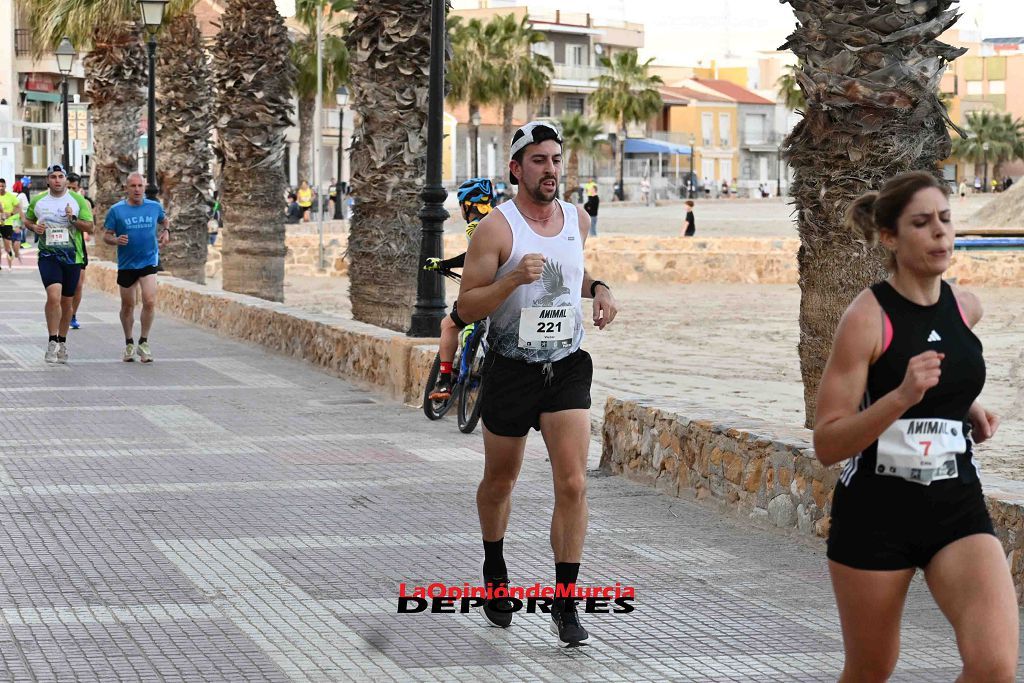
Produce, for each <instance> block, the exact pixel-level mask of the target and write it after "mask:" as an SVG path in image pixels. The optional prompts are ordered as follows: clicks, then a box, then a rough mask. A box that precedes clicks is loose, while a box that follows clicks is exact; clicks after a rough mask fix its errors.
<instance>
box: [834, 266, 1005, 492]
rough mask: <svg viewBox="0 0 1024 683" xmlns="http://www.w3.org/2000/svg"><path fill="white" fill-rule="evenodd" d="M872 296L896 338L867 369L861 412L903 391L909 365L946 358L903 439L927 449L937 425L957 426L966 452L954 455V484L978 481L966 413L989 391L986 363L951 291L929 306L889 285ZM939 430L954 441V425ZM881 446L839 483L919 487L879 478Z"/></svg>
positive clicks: (855, 461)
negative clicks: (933, 354)
mask: <svg viewBox="0 0 1024 683" xmlns="http://www.w3.org/2000/svg"><path fill="white" fill-rule="evenodd" d="M871 291H872V292H873V293H874V295H875V298H876V299H877V300H878V303H879V304H880V305H881V307H882V311H883V312H884V313H885V315H886V316H887V317H888V320H887V321H886V322H885V323H884V325H883V327H886V328H887V330H886V331H887V332H888V329H891V331H892V336H891V341H890V342H889V344H888V348H886V349H885V350H884V351H883V352H882V355H881V356H879V358H878V359H877V360H876V361H875V362H874V363H873V364H872V365H871V366H870V367H869V368H868V381H867V390H866V391H865V394H864V400H863V402H862V406H861V409H862V410H863V409H866V408H867V407H868V406H870V405H871V404H872V402H873V401H876V400H878V399H880V398H881V397H882V396H884V395H885V394H887V393H889V392H890V391H893V390H895V389H896V388H897V387H899V386H900V384H902V383H903V378H904V376H905V375H906V372H907V364H908V363H909V362H910V359H911V358H913V357H914V356H916V355H918V354H921V353H924V352H925V351H929V350H931V351H938V352H939V353H943V354H945V358H944V359H943V360H942V366H941V370H942V374H941V375H940V376H939V383H938V384H937V385H936V386H934V387H932V388H931V389H929V390H928V391H927V392H926V393H925V395H924V398H922V399H921V402H920V403H918V404H917V405H915V406H913V407H912V408H910V409H909V410H908V411H906V412H905V413H904V414H903V415H901V416H900V420H913V422H910V423H906V424H907V425H908V426H907V427H906V428H905V429H904V433H905V434H906V433H907V432H908V431H909V434H910V436H909V437H904V438H906V439H908V440H910V441H915V442H916V441H917V440H919V439H920V440H921V443H924V442H925V441H928V440H930V439H932V437H931V436H929V433H928V430H929V429H932V430H934V429H936V425H937V424H938V421H942V420H948V421H955V422H956V423H959V425H960V427H959V429H960V430H962V431H961V435H962V436H963V437H965V439H964V440H965V442H966V448H964V449H963V452H958V453H957V454H956V461H957V462H956V464H957V476H956V477H955V478H956V479H959V480H960V481H961V482H963V483H973V482H975V481H977V479H978V472H977V468H976V467H975V465H974V463H973V462H972V460H971V439H970V429H971V424H970V421H969V420H968V419H967V412H968V410H969V409H970V407H971V404H972V403H974V400H975V399H976V398H977V397H978V395H979V394H980V393H981V390H982V387H984V385H985V359H984V358H983V357H982V346H981V341H980V340H979V339H978V338H977V337H976V336H975V335H974V333H973V332H972V331H971V329H970V328H969V327H968V326H967V323H966V322H965V320H964V317H963V314H962V313H961V310H960V306H959V304H958V303H957V300H956V295H955V294H954V293H953V289H952V287H950V286H949V285H948V284H947V283H946V282H943V283H942V289H941V293H940V295H939V300H938V302H937V303H935V304H933V305H931V306H921V305H919V304H916V303H914V302H912V301H908V300H907V299H905V298H904V297H903V296H902V295H901V294H900V293H899V292H897V291H896V290H895V289H894V288H893V287H892V285H890V284H889V283H888V282H879V283H878V284H875V285H872V286H871ZM888 325H891V328H888ZM886 336H887V337H888V334H886ZM941 429H946V430H947V431H951V432H953V434H954V435H956V430H957V427H956V425H950V424H949V423H944V424H943V426H942V427H941ZM915 430H917V431H916V432H915ZM915 434H916V435H915ZM881 438H885V435H883V437H881ZM878 444H879V442H878V441H875V442H874V443H872V444H871V445H870V446H868V447H867V448H866V449H864V451H862V452H861V453H860V454H859V455H857V456H855V457H854V458H852V459H851V460H850V461H848V462H847V464H846V467H845V468H844V469H843V472H842V474H841V475H840V477H839V481H840V483H841V484H844V485H845V486H847V487H853V488H856V486H857V485H858V482H860V481H861V480H864V479H869V478H870V479H887V480H895V481H900V482H903V483H906V484H907V485H908V486H915V487H916V486H918V485H919V484H917V483H912V482H910V481H906V482H904V481H903V479H899V478H896V477H891V476H881V475H882V474H883V472H880V471H879V467H882V468H883V470H884V466H883V465H880V464H879V463H878Z"/></svg>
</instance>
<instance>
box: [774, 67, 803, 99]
mask: <svg viewBox="0 0 1024 683" xmlns="http://www.w3.org/2000/svg"><path fill="white" fill-rule="evenodd" d="M799 69H800V67H799V66H797V65H796V64H790V65H789V66H787V67H786V68H785V70H784V71H783V72H782V75H781V76H779V79H778V80H777V81H775V85H776V86H778V89H779V96H781V97H782V103H783V104H785V105H786V109H789V110H791V111H796V110H797V109H799V110H800V111H803V109H804V107H805V106H807V103H806V102H805V101H804V93H803V91H802V90H801V89H800V86H799V84H798V83H797V80H796V74H797V72H798V71H799Z"/></svg>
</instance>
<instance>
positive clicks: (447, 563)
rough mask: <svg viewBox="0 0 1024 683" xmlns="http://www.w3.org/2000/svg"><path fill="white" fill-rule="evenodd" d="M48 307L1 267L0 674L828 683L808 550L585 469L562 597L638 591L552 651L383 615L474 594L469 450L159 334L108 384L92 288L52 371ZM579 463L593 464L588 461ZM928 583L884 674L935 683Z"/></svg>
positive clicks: (492, 634)
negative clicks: (406, 592)
mask: <svg viewBox="0 0 1024 683" xmlns="http://www.w3.org/2000/svg"><path fill="white" fill-rule="evenodd" d="M42 302H43V296H42V289H41V287H40V285H39V281H38V278H37V276H36V274H35V273H34V272H33V271H32V270H31V269H28V268H26V269H23V270H16V271H15V272H14V273H12V272H11V271H3V272H2V273H0V373H2V374H0V376H2V377H3V381H2V382H0V680H13V681H22V680H24V681H57V680H75V681H111V680H145V681H178V680H190V681H345V680H359V681H362V680H381V681H386V680H411V681H448V680H472V681H478V680H508V681H535V680H536V681H546V680H568V681H637V680H653V681H666V680H671V681H790V680H800V681H818V680H820V681H827V680H835V678H836V675H837V673H838V671H839V670H840V669H841V667H842V642H841V639H840V635H839V626H838V620H837V617H836V613H835V607H834V602H833V599H832V595H831V590H830V587H829V583H828V577H827V572H826V568H825V559H824V556H823V552H822V547H821V545H820V544H819V543H812V542H809V541H807V540H806V539H800V538H795V537H792V536H789V535H786V534H781V533H778V532H775V531H771V530H767V529H763V528H757V527H752V526H751V525H750V524H749V523H748V522H747V520H743V519H736V518H732V517H729V516H723V514H722V513H720V512H719V511H717V510H715V509H713V508H710V507H707V506H704V505H702V504H697V503H693V502H689V501H685V500H680V499H673V498H667V497H665V496H662V495H659V494H657V493H655V492H653V491H651V490H649V489H646V488H643V487H640V486H636V485H633V484H630V483H628V482H624V481H622V480H619V479H617V478H614V477H606V476H602V475H600V474H599V473H596V472H594V473H592V476H591V478H590V482H589V488H590V502H591V522H590V535H589V537H588V542H587V550H586V555H585V558H584V563H583V571H582V574H581V578H582V580H583V582H584V583H586V584H589V585H614V583H615V582H621V583H623V584H628V585H633V586H635V588H636V591H637V600H636V603H635V604H636V608H637V609H636V611H635V612H633V613H632V614H628V615H611V614H608V615H596V614H595V615H587V616H585V617H584V623H585V624H586V625H587V627H588V628H589V630H590V631H591V633H592V635H593V637H594V640H595V643H594V645H593V646H591V647H588V648H581V649H578V650H574V651H568V652H567V651H564V650H560V649H558V648H556V647H554V644H553V639H552V636H551V635H550V634H549V632H548V629H547V622H546V621H545V618H544V617H543V616H542V615H539V614H535V615H526V614H521V615H517V616H516V619H515V624H514V627H513V628H511V629H508V630H495V629H488V628H485V627H484V626H483V622H482V620H481V618H480V616H479V614H478V613H476V612H474V613H470V614H466V615H451V614H433V615H432V614H413V615H400V614H397V613H396V606H397V599H396V596H397V590H398V584H399V583H400V582H406V583H407V584H410V585H415V584H428V583H431V582H434V581H444V582H447V583H449V584H461V583H462V582H463V581H468V582H470V583H476V582H478V580H479V579H478V570H479V567H480V562H481V559H482V557H481V555H482V553H481V548H480V544H479V532H478V527H477V518H476V510H475V504H474V494H475V486H476V483H477V481H478V479H479V476H480V473H481V470H482V457H481V452H482V445H481V438H480V436H479V434H476V435H472V436H465V435H462V434H460V433H459V432H458V431H457V429H456V427H455V425H454V423H453V420H451V419H448V420H443V421H440V422H436V423H430V422H428V421H426V420H425V419H424V418H423V416H422V414H421V413H420V412H419V411H418V410H415V409H413V408H409V407H406V406H401V405H398V404H395V403H390V402H387V401H385V400H384V399H382V398H380V397H379V396H377V395H376V394H373V393H371V392H368V391H366V390H364V389H361V388H359V387H356V386H353V385H351V384H348V383H346V382H344V381H341V380H338V379H335V378H332V377H328V376H326V375H324V374H321V373H319V372H317V371H316V370H314V369H313V368H311V367H309V366H306V365H304V364H301V363H298V362H294V361H291V360H289V359H284V358H280V357H276V356H272V355H270V354H268V353H266V352H264V351H262V350H261V349H259V348H255V347H251V346H246V345H242V344H239V343H236V342H234V341H232V340H230V339H226V338H222V337H218V336H215V335H212V334H210V333H208V332H206V331H203V330H201V329H198V328H195V327H191V326H188V325H184V324H181V323H177V322H174V321H171V320H168V319H159V320H158V321H157V324H156V327H155V329H154V333H153V334H152V337H151V338H152V342H151V343H152V346H153V349H154V353H155V354H156V359H157V360H156V362H155V363H153V364H151V365H148V366H143V365H141V364H138V363H122V362H120V360H119V358H120V352H121V348H120V340H121V333H120V329H119V326H118V323H117V315H116V310H117V308H116V303H115V302H114V300H112V299H110V298H106V297H103V296H101V295H98V294H95V293H93V294H88V295H87V296H86V299H85V303H84V304H83V307H82V311H81V313H80V315H79V318H80V320H81V322H82V324H83V327H82V329H81V330H79V331H73V332H72V333H71V341H70V353H71V363H70V364H69V365H67V366H54V367H49V366H46V365H45V364H44V363H43V360H42V356H43V346H44V343H45V334H44V329H43V323H42ZM594 450H595V452H594V454H593V455H594V458H593V461H594V462H596V449H594ZM514 505H515V508H514V512H513V519H512V525H511V531H510V533H509V534H508V537H507V540H506V556H507V559H508V564H509V568H510V571H511V574H512V576H513V579H514V581H516V582H519V583H522V584H526V585H530V584H533V583H534V582H541V583H542V584H547V583H548V582H549V581H551V579H552V574H553V567H552V564H551V558H550V550H549V548H548V524H549V519H550V507H551V483H550V471H549V468H548V465H547V463H546V462H545V459H544V452H543V447H542V443H541V441H540V439H539V437H537V436H534V438H532V440H531V443H530V446H529V450H528V454H527V461H526V464H525V467H524V472H523V476H522V478H521V480H520V482H519V484H518V487H517V489H516V494H515V499H514ZM957 671H958V657H957V652H956V645H955V642H954V639H953V634H952V631H951V629H950V628H949V626H948V625H947V624H946V623H945V621H944V620H943V618H942V616H941V614H940V613H939V612H938V610H937V609H936V608H935V607H934V604H933V603H932V601H931V599H930V597H929V596H928V594H927V592H926V591H925V590H924V588H923V584H922V582H921V581H920V580H918V581H915V582H914V587H913V590H912V593H911V596H910V599H909V603H908V609H907V613H906V617H905V620H904V634H903V652H902V657H901V661H900V667H899V670H898V672H897V675H896V677H895V679H894V680H900V681H932V680H934V681H949V680H952V679H953V678H954V677H955V676H956V674H957Z"/></svg>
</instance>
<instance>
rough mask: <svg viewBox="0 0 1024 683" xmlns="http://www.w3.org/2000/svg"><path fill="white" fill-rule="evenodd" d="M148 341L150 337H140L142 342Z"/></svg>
mask: <svg viewBox="0 0 1024 683" xmlns="http://www.w3.org/2000/svg"><path fill="white" fill-rule="evenodd" d="M147 341H149V337H139V343H140V344H145V343H146V342H147Z"/></svg>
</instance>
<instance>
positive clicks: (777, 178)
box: [775, 140, 782, 197]
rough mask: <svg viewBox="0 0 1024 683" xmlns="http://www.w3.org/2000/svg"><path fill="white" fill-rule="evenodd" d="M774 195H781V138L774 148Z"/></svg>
mask: <svg viewBox="0 0 1024 683" xmlns="http://www.w3.org/2000/svg"><path fill="white" fill-rule="evenodd" d="M775 196H776V197H781V196H782V140H780V141H779V146H778V147H777V148H776V149H775Z"/></svg>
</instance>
